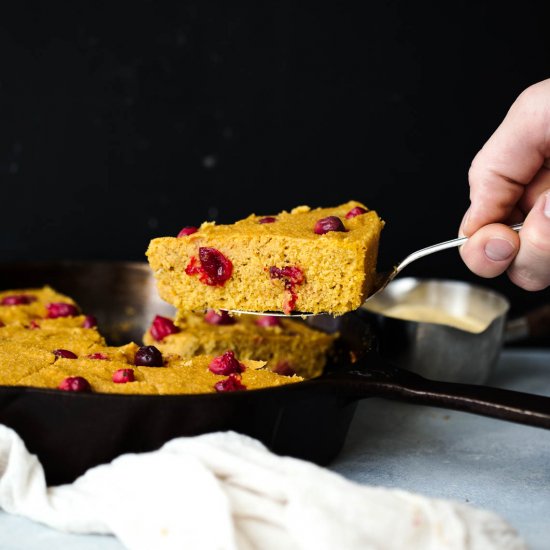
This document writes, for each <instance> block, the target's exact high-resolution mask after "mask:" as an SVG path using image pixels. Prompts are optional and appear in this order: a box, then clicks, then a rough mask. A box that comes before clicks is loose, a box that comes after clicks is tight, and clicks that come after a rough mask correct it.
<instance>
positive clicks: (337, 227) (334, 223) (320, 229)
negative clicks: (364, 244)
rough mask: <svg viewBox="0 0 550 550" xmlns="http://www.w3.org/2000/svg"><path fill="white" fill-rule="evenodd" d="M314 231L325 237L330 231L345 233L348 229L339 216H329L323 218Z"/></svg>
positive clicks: (318, 221) (316, 224)
mask: <svg viewBox="0 0 550 550" xmlns="http://www.w3.org/2000/svg"><path fill="white" fill-rule="evenodd" d="M313 231H314V232H315V233H316V234H317V235H324V234H325V233H329V232H330V231H342V232H345V231H346V228H345V227H344V224H343V223H342V220H341V219H340V218H339V217H338V216H327V217H326V218H321V219H320V220H317V222H316V223H315V227H314V228H313Z"/></svg>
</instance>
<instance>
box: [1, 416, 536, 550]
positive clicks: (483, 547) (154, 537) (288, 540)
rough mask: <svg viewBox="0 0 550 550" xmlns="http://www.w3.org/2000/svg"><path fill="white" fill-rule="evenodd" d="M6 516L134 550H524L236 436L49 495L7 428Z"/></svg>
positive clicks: (422, 504)
mask: <svg viewBox="0 0 550 550" xmlns="http://www.w3.org/2000/svg"><path fill="white" fill-rule="evenodd" d="M0 508H3V509H4V510H5V511H6V512H9V513H13V514H20V515H22V516H26V517H27V518H30V519H33V520H35V521H39V522H42V523H45V524H46V525H49V526H51V527H54V528H56V529H60V530H63V531H68V532H72V533H105V534H109V533H112V534H114V535H115V536H117V537H118V538H119V539H120V541H121V542H122V543H123V544H124V545H125V546H126V547H127V548H129V549H130V550H151V549H153V548H154V549H155V550H172V549H178V550H179V549H183V548H191V549H196V548H197V549H198V548H200V549H201V550H210V549H213V550H214V549H215V550H226V549H227V550H252V549H262V550H271V549H273V550H275V549H276V550H279V549H284V550H293V549H300V550H301V549H315V550H325V549H326V550H334V549H335V548H338V549H340V550H347V549H362V550H363V549H376V550H382V549H391V550H399V549H407V550H414V549H417V548H418V549H422V550H432V549H433V550H436V549H437V550H442V549H449V550H455V549H456V550H458V549H469V550H470V549H471V550H491V549H498V550H519V549H524V548H526V547H525V545H524V544H523V542H522V541H521V540H520V538H519V537H518V535H517V534H516V532H515V531H514V530H513V529H512V528H511V527H510V526H509V525H508V524H507V523H506V522H504V521H503V520H502V519H501V518H499V517H498V516H497V515H495V514H493V513H491V512H488V511H485V510H479V509H475V508H473V507H470V506H467V505H464V504H461V503H456V502H452V501H446V500H438V499H429V498H426V497H423V496H420V495H415V494H411V493H408V492H405V491H400V490H391V489H384V488H381V487H368V486H362V485H360V484H357V483H353V482H351V481H348V480H346V479H345V478H343V477H342V476H340V475H338V474H335V473H332V472H330V471H328V470H326V469H323V468H320V467H318V466H315V465H314V464H311V463H309V462H305V461H303V460H298V459H294V458H289V457H280V456H277V455H274V454H273V453H271V452H270V451H268V450H267V449H266V448H265V447H264V446H263V445H262V444H261V443H259V442H258V441H256V440H254V439H251V438H250V437H247V436H244V435H240V434H237V433H234V432H224V433H214V434H207V435H202V436H196V437H182V438H178V439H174V440H172V441H170V442H169V443H167V444H165V445H164V446H163V447H162V448H161V449H159V450H158V451H155V452H150V453H142V454H127V455H122V456H120V457H119V458H117V459H115V460H114V461H113V462H112V463H110V464H106V465H102V466H98V467H95V468H92V469H90V470H89V471H88V472H86V473H85V474H84V475H83V476H81V477H80V478H78V479H77V480H76V481H75V482H74V483H72V484H68V485H63V486H58V487H47V486H46V483H45V478H44V472H43V469H42V466H41V464H40V462H39V461H38V459H37V458H36V457H35V456H34V455H31V454H30V453H29V452H28V451H27V449H26V448H25V445H24V443H23V441H22V440H21V439H20V437H19V436H18V435H17V434H16V433H15V432H14V431H13V430H11V429H9V428H7V427H5V426H2V425H0Z"/></svg>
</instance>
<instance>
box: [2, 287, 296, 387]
mask: <svg viewBox="0 0 550 550" xmlns="http://www.w3.org/2000/svg"><path fill="white" fill-rule="evenodd" d="M6 298H7V299H6ZM52 303H53V304H60V303H62V304H70V305H72V306H74V307H73V308H68V309H67V308H65V307H64V306H61V307H59V306H56V307H53V308H52V307H49V306H50V304H52ZM48 315H50V317H48ZM52 315H53V317H52ZM56 315H60V316H57V317H56ZM86 319H87V318H86V317H85V316H83V315H81V314H80V309H79V308H78V306H77V305H76V304H75V302H74V301H73V300H71V299H70V298H69V297H67V296H64V295H62V294H59V293H57V292H55V291H54V290H53V289H51V288H49V287H44V288H40V289H24V290H12V291H6V292H1V293H0V385H4V386H32V387H41V388H52V389H56V388H58V387H59V385H60V383H61V382H62V381H63V380H65V379H66V378H68V377H83V378H85V379H86V380H87V381H88V383H89V384H90V387H91V391H93V392H104V393H131V394H189V393H212V392H215V391H219V390H216V388H215V385H216V384H217V383H218V382H220V381H222V382H223V381H225V380H227V379H228V376H227V375H218V374H214V373H213V372H211V370H210V369H209V365H210V363H211V361H212V360H213V358H214V356H213V355H209V356H204V355H203V356H197V357H192V358H190V359H183V358H182V357H180V356H178V355H175V354H170V353H165V354H163V364H162V366H157V367H152V366H151V367H147V366H136V365H135V361H136V353H137V352H138V350H139V349H140V348H139V346H138V345H137V344H135V343H129V344H127V345H125V346H121V347H112V346H108V345H107V344H106V342H105V339H104V338H103V336H102V335H101V334H100V333H99V332H98V330H97V328H95V327H90V328H86V326H85V325H86V323H85V320H86ZM59 350H62V352H63V353H62V354H60V353H59ZM66 352H69V353H70V355H71V356H72V357H71V358H68V357H64V356H63V354H65V355H66ZM237 358H238V359H239V361H240V362H241V363H242V365H243V367H244V370H243V372H240V373H239V372H238V373H236V374H233V375H232V378H233V380H232V381H233V382H234V381H235V380H236V381H237V385H238V386H239V387H238V388H237V389H257V388H263V387H267V386H278V385H283V384H290V383H293V382H297V381H300V380H302V378H300V377H299V376H281V375H278V374H275V373H273V372H270V371H269V370H267V368H266V364H265V362H264V361H252V360H241V359H240V358H239V357H238V356H237ZM121 369H131V370H132V372H133V377H134V380H133V381H130V382H125V383H115V382H114V381H113V375H114V374H115V372H117V371H118V370H121ZM224 391H225V390H224Z"/></svg>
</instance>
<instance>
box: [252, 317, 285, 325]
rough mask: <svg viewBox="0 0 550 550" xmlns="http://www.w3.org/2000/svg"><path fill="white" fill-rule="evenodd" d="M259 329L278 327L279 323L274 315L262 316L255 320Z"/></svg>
mask: <svg viewBox="0 0 550 550" xmlns="http://www.w3.org/2000/svg"><path fill="white" fill-rule="evenodd" d="M256 324H257V325H258V326H259V327H280V326H281V321H280V320H279V318H278V317H276V316H275V315H262V316H261V317H258V318H257V319H256Z"/></svg>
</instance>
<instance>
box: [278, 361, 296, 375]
mask: <svg viewBox="0 0 550 550" xmlns="http://www.w3.org/2000/svg"><path fill="white" fill-rule="evenodd" d="M273 372H274V373H276V374H280V375H281V376H294V375H295V374H296V371H295V370H294V369H293V368H292V365H291V364H290V361H279V362H278V363H277V364H276V365H275V368H274V369H273Z"/></svg>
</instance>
